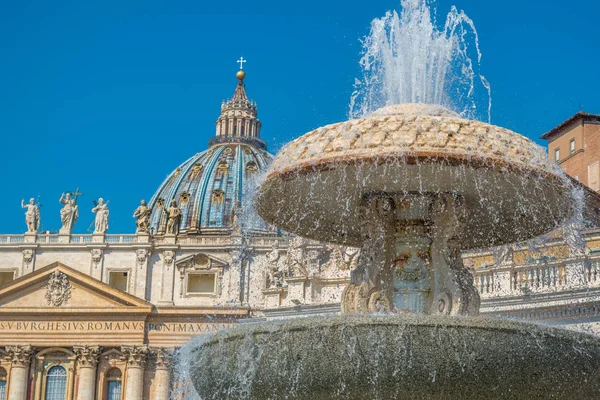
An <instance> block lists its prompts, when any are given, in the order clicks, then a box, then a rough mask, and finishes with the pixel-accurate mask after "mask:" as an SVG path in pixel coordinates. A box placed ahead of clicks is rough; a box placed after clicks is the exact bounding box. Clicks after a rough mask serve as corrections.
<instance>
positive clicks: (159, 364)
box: [150, 347, 173, 369]
mask: <svg viewBox="0 0 600 400" xmlns="http://www.w3.org/2000/svg"><path fill="white" fill-rule="evenodd" d="M150 351H151V354H152V358H153V359H154V364H155V366H156V369H170V368H171V366H172V365H173V349H169V348H166V347H155V348H152V349H151V350H150Z"/></svg>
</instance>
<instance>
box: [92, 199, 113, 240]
mask: <svg viewBox="0 0 600 400" xmlns="http://www.w3.org/2000/svg"><path fill="white" fill-rule="evenodd" d="M92 212H93V213H95V214H96V220H95V227H94V233H106V231H107V230H108V214H109V210H108V203H104V199H102V198H99V199H98V204H96V207H94V208H92Z"/></svg>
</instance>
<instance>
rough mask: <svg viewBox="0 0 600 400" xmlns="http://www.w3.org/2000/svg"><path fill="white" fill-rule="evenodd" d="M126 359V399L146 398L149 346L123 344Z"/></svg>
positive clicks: (137, 399)
mask: <svg viewBox="0 0 600 400" xmlns="http://www.w3.org/2000/svg"><path fill="white" fill-rule="evenodd" d="M121 351H122V352H123V353H124V360H125V361H126V362H127V371H126V372H125V374H126V379H125V398H124V400H142V399H143V398H144V368H145V367H146V358H147V356H148V347H147V346H121Z"/></svg>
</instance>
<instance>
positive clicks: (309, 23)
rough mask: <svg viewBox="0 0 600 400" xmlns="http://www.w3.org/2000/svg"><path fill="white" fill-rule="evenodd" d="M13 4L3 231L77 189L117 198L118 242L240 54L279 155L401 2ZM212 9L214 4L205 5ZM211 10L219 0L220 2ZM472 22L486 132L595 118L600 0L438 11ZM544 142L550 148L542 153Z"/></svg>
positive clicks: (8, 27)
mask: <svg viewBox="0 0 600 400" xmlns="http://www.w3.org/2000/svg"><path fill="white" fill-rule="evenodd" d="M207 3H208V2H207V1H161V2H158V1H151V0H145V1H139V2H138V1H114V2H113V1H97V2H91V1H69V2H67V1H62V2H52V1H30V0H21V1H12V2H9V1H6V0H4V1H3V2H2V7H1V8H0V60H1V62H0V133H1V135H2V144H1V146H0V171H2V175H1V176H2V192H1V194H2V195H1V196H0V210H2V213H3V217H2V219H1V220H0V232H2V233H21V232H24V231H25V229H26V226H25V223H24V216H23V211H24V210H21V209H20V208H19V206H20V201H21V198H25V199H26V200H27V199H28V198H29V197H37V196H38V195H40V196H41V199H42V204H43V208H42V225H43V228H44V229H51V230H56V229H58V228H59V227H60V218H59V214H58V212H59V208H60V204H59V203H58V199H59V197H60V194H61V193H62V192H63V191H68V190H74V189H75V188H76V187H80V188H81V190H82V191H83V192H84V193H85V195H84V196H83V197H82V198H81V200H80V203H79V204H80V214H81V215H80V220H79V221H78V222H77V224H76V226H75V232H78V233H85V231H86V229H87V227H88V226H89V224H90V223H91V222H92V220H93V214H92V213H91V211H90V210H91V208H92V206H93V205H92V200H93V199H96V198H98V197H104V199H105V200H110V208H111V226H110V229H109V233H129V232H133V230H134V222H133V219H132V218H131V214H132V213H133V210H134V209H135V207H136V206H137V205H138V202H139V200H140V199H142V198H145V199H149V198H150V197H151V196H152V194H153V193H154V191H155V189H156V188H157V187H158V185H159V184H160V183H161V181H162V180H163V179H164V177H165V175H166V174H167V173H169V172H170V171H172V170H173V169H175V168H176V167H177V166H178V165H179V164H180V163H181V162H182V161H184V160H185V159H187V158H188V157H189V156H191V155H193V154H194V153H196V152H199V151H202V150H204V149H205V148H206V146H207V141H208V139H209V138H210V137H211V136H212V135H213V134H214V121H215V120H216V118H217V117H218V115H219V107H220V103H221V100H223V99H225V98H227V97H229V96H231V94H232V93H233V90H234V87H235V83H236V80H235V77H234V75H235V72H236V69H237V64H236V63H235V60H237V59H238V58H239V57H240V55H243V56H244V57H245V58H246V59H248V60H249V61H248V63H247V64H246V65H245V69H246V71H247V73H248V77H247V79H246V85H247V91H248V93H249V95H250V97H251V98H253V99H254V100H256V101H257V102H258V104H259V117H260V118H261V120H262V122H263V131H262V136H263V138H264V139H265V140H266V141H267V143H268V145H269V150H270V151H271V152H276V151H277V149H278V148H279V147H280V146H281V145H282V144H283V143H285V142H287V141H289V140H291V139H293V138H295V137H297V136H299V135H301V134H303V133H305V132H307V131H309V130H311V129H313V128H315V127H318V126H320V125H324V124H327V123H333V122H337V121H340V120H343V119H345V118H346V116H347V112H348V101H349V97H350V93H351V91H352V83H353V81H354V78H355V77H357V76H359V72H358V60H359V58H360V43H359V39H360V38H361V37H364V36H365V35H366V34H367V33H368V30H369V23H370V21H371V20H372V19H373V18H375V17H380V16H382V15H383V14H384V13H385V11H386V10H389V9H392V8H396V9H398V8H399V0H370V1H349V0H327V1H323V0H321V1H315V0H304V1H301V2H287V1H273V2H267V1H259V0H255V1H244V2H240V1H233V0H232V1H227V2H221V3H224V4H223V5H216V4H207ZM210 3H213V2H210ZM214 3H216V2H214ZM452 4H455V5H456V6H457V7H458V8H459V9H464V10H465V12H466V13H467V14H468V15H469V16H470V17H471V18H472V19H473V20H474V21H475V23H476V25H477V28H478V30H479V35H480V42H481V43H480V44H481V50H482V52H483V61H482V71H483V72H484V74H485V76H486V77H487V78H488V80H489V81H490V83H491V85H492V89H493V108H492V123H494V124H497V125H502V126H505V127H508V128H510V129H513V130H515V131H517V132H520V133H522V134H524V135H526V136H528V137H530V138H532V139H534V140H537V141H538V142H540V141H539V140H538V138H539V136H540V135H541V134H543V133H544V132H545V131H547V130H549V129H550V128H552V127H554V126H555V125H556V124H558V123H560V122H562V121H563V120H565V119H566V118H568V117H569V116H571V115H572V114H574V113H575V112H577V111H578V110H579V105H580V104H581V107H582V108H583V110H585V111H588V112H595V113H600V79H599V77H598V71H599V69H600V67H599V65H600V41H599V39H600V33H599V32H600V30H599V28H598V16H599V15H600V2H598V1H597V0H581V1H563V0H557V1H552V2H548V1H541V0H527V1H524V0H518V1H517V0H502V1H500V0H489V1H481V0H451V1H450V0H440V1H439V2H438V9H439V11H440V12H443V14H444V15H445V14H446V13H447V11H448V10H449V8H450V6H451V5H452ZM540 143H541V142H540Z"/></svg>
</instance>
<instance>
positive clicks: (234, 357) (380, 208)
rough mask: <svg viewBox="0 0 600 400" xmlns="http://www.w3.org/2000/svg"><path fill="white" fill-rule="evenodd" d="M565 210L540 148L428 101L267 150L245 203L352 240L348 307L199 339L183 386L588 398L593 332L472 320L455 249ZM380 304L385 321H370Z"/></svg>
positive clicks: (297, 394)
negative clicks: (354, 253) (259, 178)
mask: <svg viewBox="0 0 600 400" xmlns="http://www.w3.org/2000/svg"><path fill="white" fill-rule="evenodd" d="M402 4H403V5H409V6H415V5H421V4H424V2H422V1H418V0H411V1H403V2H402ZM408 15H409V16H410V15H412V16H413V17H414V16H418V17H419V18H421V19H419V20H418V21H416V22H415V21H410V20H407V21H404V22H405V23H406V24H407V26H419V24H424V23H426V22H427V21H425V22H423V19H422V16H423V14H422V13H421V14H419V13H413V14H408ZM427 15H428V14H427ZM407 18H408V17H407ZM425 28H427V27H425ZM426 30H427V29H425V31H426ZM419 32H422V30H421V31H419ZM411 40H412V39H411ZM451 42H452V41H451ZM454 43H455V42H454ZM396 56H397V55H394V57H396ZM388 61H394V59H393V57H392V59H391V60H388ZM388 61H386V62H388ZM440 82H445V80H441V81H440ZM435 89H436V90H437V89H439V88H435ZM433 100H436V99H435V98H434V99H433ZM575 203H576V202H575V199H574V197H573V188H572V184H571V182H570V181H569V180H568V179H567V178H566V177H565V176H564V174H562V173H561V172H560V169H559V168H558V167H557V166H556V165H555V164H554V163H553V162H552V161H550V160H549V159H548V157H547V155H546V154H545V152H544V150H543V149H541V148H540V147H539V146H537V145H535V144H534V143H533V142H531V141H530V140H528V139H527V138H525V137H523V136H521V135H518V134H516V133H514V132H511V131H509V130H507V129H504V128H500V127H497V126H493V125H490V124H486V123H482V122H478V121H473V120H469V119H465V118H462V117H460V116H459V115H458V114H456V113H454V112H452V111H450V110H448V109H447V108H445V107H443V106H440V105H429V104H399V105H388V106H386V107H384V108H381V109H379V110H377V111H375V112H373V113H371V114H369V115H367V116H366V117H364V118H361V119H357V120H350V121H347V122H341V123H337V124H332V125H328V126H325V127H322V128H319V129H317V130H315V131H312V132H309V133H307V134H305V135H304V136H302V137H300V138H298V139H296V140H294V141H293V142H291V143H290V144H288V145H287V146H286V147H285V148H284V149H282V150H281V152H280V153H279V154H278V155H277V157H276V158H275V160H274V161H273V163H272V165H271V167H270V169H269V170H268V172H267V175H266V178H265V179H264V181H263V182H262V185H261V187H260V189H259V194H258V199H257V207H258V212H259V214H260V215H261V216H262V217H263V218H264V219H265V220H266V221H268V222H270V223H273V224H275V225H277V226H279V227H281V228H283V229H285V230H287V231H289V232H293V233H296V234H298V235H301V236H305V237H308V238H311V239H315V240H319V241H325V242H331V243H337V244H343V245H351V246H357V247H361V256H360V260H359V265H358V267H357V269H355V270H354V271H353V272H352V279H351V284H350V285H349V286H348V287H347V288H346V290H345V291H344V294H343V299H342V311H343V312H344V313H345V314H344V315H342V316H340V317H335V318H330V319H325V318H309V319H302V320H294V321H291V322H280V323H267V324H261V325H253V326H246V327H239V328H234V329H230V330H227V331H223V332H219V333H217V334H215V335H213V336H210V337H205V338H204V339H203V341H201V342H199V343H198V344H196V345H195V346H194V347H193V349H192V350H191V354H192V357H191V360H190V362H191V364H190V369H191V376H192V379H193V382H194V386H195V388H196V389H197V391H198V393H199V394H200V396H201V397H202V398H203V399H211V398H212V399H221V398H243V399H246V398H247V399H286V398H303V399H304V398H310V399H338V398H339V399H342V398H343V399H365V398H372V399H392V398H415V399H439V398H453V399H472V398H486V399H511V398H515V399H516V398H553V397H554V398H564V397H567V396H575V397H577V398H583V399H587V398H597V397H598V396H599V395H600V377H599V376H598V372H597V371H599V370H600V339H598V338H596V337H592V336H587V335H584V334H575V333H572V332H566V331H561V330H558V329H553V328H548V327H540V326H535V325H532V324H526V323H521V322H508V321H500V320H490V319H479V318H472V316H474V315H477V314H478V310H479V296H478V293H477V291H476V289H475V287H474V286H473V278H472V276H471V274H470V272H469V271H468V270H467V269H466V268H465V267H464V265H463V263H462V258H461V255H460V251H461V250H465V249H471V248H477V247H484V246H496V245H503V244H509V243H513V242H517V241H523V240H527V239H530V238H532V237H535V236H538V235H541V234H544V233H546V232H549V231H551V230H553V229H555V228H556V227H558V226H560V225H561V224H562V223H563V222H564V221H566V220H568V219H569V218H570V217H571V216H572V215H573V213H574V211H575V210H574V208H575V207H574V204H575ZM300 216H301V217H300ZM382 312H386V313H388V314H395V315H387V316H374V315H366V314H369V313H371V314H378V315H379V314H381V313H382ZM456 316H462V318H457V317H456Z"/></svg>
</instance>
